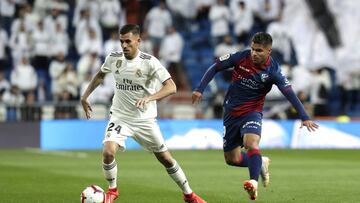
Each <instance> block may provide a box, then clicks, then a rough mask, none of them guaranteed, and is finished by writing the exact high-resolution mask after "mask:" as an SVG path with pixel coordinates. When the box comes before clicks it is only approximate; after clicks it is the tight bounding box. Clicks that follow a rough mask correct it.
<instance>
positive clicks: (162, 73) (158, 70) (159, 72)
mask: <svg viewBox="0 0 360 203" xmlns="http://www.w3.org/2000/svg"><path fill="white" fill-rule="evenodd" d="M152 69H153V73H152V74H153V75H154V76H155V77H156V78H157V79H158V80H159V81H160V82H161V83H163V82H164V81H166V80H167V79H169V78H171V75H170V73H169V72H168V71H167V70H166V68H165V67H164V66H163V65H162V64H161V63H160V61H159V60H158V59H156V58H155V57H152Z"/></svg>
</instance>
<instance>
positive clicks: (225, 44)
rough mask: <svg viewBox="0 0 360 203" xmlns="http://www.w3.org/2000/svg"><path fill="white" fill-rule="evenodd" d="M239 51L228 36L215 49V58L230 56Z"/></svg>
mask: <svg viewBox="0 0 360 203" xmlns="http://www.w3.org/2000/svg"><path fill="white" fill-rule="evenodd" d="M239 49H240V47H238V46H237V45H235V44H234V43H233V42H232V38H231V36H230V35H225V36H224V37H223V39H222V42H221V43H220V44H218V45H217V46H216V47H215V52H214V54H215V57H216V58H218V57H220V56H223V55H225V54H231V53H234V52H237V51H238V50H239Z"/></svg>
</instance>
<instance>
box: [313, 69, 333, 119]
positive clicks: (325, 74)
mask: <svg viewBox="0 0 360 203" xmlns="http://www.w3.org/2000/svg"><path fill="white" fill-rule="evenodd" d="M312 73H313V79H312V81H311V84H312V86H311V89H310V101H311V103H312V104H313V105H314V116H329V115H330V112H329V109H328V98H329V92H330V88H331V77H330V73H329V71H328V70H327V69H326V68H325V67H320V68H315V69H313V71H312Z"/></svg>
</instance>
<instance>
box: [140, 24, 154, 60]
mask: <svg viewBox="0 0 360 203" xmlns="http://www.w3.org/2000/svg"><path fill="white" fill-rule="evenodd" d="M139 49H140V50H141V51H142V52H145V53H148V54H150V55H154V52H153V50H154V45H153V43H152V41H151V40H150V38H149V33H148V32H147V31H146V30H144V31H143V32H142V33H141V42H140V46H139Z"/></svg>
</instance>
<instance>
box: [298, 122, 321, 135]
mask: <svg viewBox="0 0 360 203" xmlns="http://www.w3.org/2000/svg"><path fill="white" fill-rule="evenodd" d="M303 126H306V128H307V129H308V131H309V132H311V131H315V130H316V129H318V128H319V125H318V124H316V123H315V122H314V121H312V120H306V121H302V122H301V126H300V128H302V127H303Z"/></svg>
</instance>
